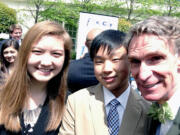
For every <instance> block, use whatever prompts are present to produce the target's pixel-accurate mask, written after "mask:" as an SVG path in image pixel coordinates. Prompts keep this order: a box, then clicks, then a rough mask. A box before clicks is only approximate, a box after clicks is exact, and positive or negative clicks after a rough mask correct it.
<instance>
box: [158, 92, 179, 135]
mask: <svg viewBox="0 0 180 135" xmlns="http://www.w3.org/2000/svg"><path fill="white" fill-rule="evenodd" d="M179 98H180V90H176V92H175V93H174V95H173V96H172V97H171V98H170V99H169V100H168V101H167V103H168V105H169V107H170V108H171V112H172V114H173V120H174V119H175V117H176V114H177V113H178V110H179V107H180V99H179ZM173 120H167V121H166V122H165V123H164V124H161V128H160V135H166V134H167V132H168V130H169V129H170V127H171V126H172V124H173Z"/></svg>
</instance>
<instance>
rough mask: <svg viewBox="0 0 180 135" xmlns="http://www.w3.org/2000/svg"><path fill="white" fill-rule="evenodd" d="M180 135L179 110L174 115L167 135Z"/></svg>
mask: <svg viewBox="0 0 180 135" xmlns="http://www.w3.org/2000/svg"><path fill="white" fill-rule="evenodd" d="M179 133H180V108H179V111H178V113H177V115H176V118H175V120H174V121H173V125H172V127H171V128H170V129H169V131H168V133H167V135H176V134H179Z"/></svg>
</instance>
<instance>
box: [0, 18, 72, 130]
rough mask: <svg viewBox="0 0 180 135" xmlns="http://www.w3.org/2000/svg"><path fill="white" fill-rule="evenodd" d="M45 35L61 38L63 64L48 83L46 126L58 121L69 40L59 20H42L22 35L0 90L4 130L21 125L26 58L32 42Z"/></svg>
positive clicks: (54, 126)
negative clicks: (15, 55)
mask: <svg viewBox="0 0 180 135" xmlns="http://www.w3.org/2000/svg"><path fill="white" fill-rule="evenodd" d="M45 35H55V36H59V37H60V38H62V39H63V40H64V48H65V61H64V65H63V68H62V70H61V72H60V73H59V74H58V75H57V76H55V77H54V78H52V79H51V80H50V81H49V82H48V85H47V96H48V98H49V109H50V110H49V112H50V115H49V121H48V126H47V128H46V130H47V131H50V130H55V129H57V127H58V126H59V124H60V121H61V118H62V115H63V110H64V102H65V96H66V90H67V85H66V78H67V68H68V64H69V60H70V50H71V46H72V40H71V38H70V36H69V34H68V33H67V32H66V30H65V29H64V28H63V27H62V26H61V25H59V24H58V23H55V22H52V21H43V22H40V23H37V24H35V25H34V26H33V27H32V28H31V29H30V30H29V31H28V32H27V34H26V35H25V37H24V39H23V42H22V45H21V47H20V50H19V54H18V57H17V62H16V65H15V69H14V72H13V73H12V74H11V76H10V77H9V78H8V80H7V81H6V83H5V85H4V86H3V89H2V90H1V93H0V125H4V126H5V128H6V129H7V130H10V131H19V130H20V129H21V126H20V119H19V118H20V117H19V116H20V114H21V112H22V108H23V107H24V104H25V102H26V98H27V91H28V90H29V87H30V83H31V81H30V76H29V75H28V71H27V61H28V58H29V54H30V52H31V49H32V45H33V44H34V43H37V42H38V41H39V40H40V39H41V38H42V37H43V36H45Z"/></svg>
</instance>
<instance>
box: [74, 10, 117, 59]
mask: <svg viewBox="0 0 180 135" xmlns="http://www.w3.org/2000/svg"><path fill="white" fill-rule="evenodd" d="M93 28H101V29H103V30H106V29H116V30H117V28H118V17H112V16H106V15H99V14H91V13H83V12H81V13H80V18H79V26H78V33H77V44H76V59H79V58H80V57H81V56H82V55H83V54H84V52H87V48H86V47H85V41H86V35H87V33H88V32H89V31H90V30H91V29H93Z"/></svg>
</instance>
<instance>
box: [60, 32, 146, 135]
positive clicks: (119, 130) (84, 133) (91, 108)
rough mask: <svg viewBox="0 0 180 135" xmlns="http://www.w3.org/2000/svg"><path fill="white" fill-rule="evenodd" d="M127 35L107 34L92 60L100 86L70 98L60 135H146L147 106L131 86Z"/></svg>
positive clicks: (97, 42)
mask: <svg viewBox="0 0 180 135" xmlns="http://www.w3.org/2000/svg"><path fill="white" fill-rule="evenodd" d="M124 37H125V34H124V33H123V32H120V31H117V30H106V31H103V32H102V33H100V34H99V35H98V36H97V37H96V38H95V39H94V40H93V42H92V46H91V49H90V56H91V58H92V60H93V62H94V72H95V76H96V78H97V80H98V81H99V84H97V85H95V86H91V87H88V88H85V89H82V90H80V91H78V92H76V93H74V94H72V95H70V96H69V97H68V100H67V106H66V111H65V114H64V117H63V120H62V126H61V128H60V135H74V134H76V135H109V134H110V135H118V134H119V135H144V129H145V127H144V125H145V120H146V118H147V115H146V113H147V110H148V107H149V103H147V102H146V101H145V100H144V99H143V98H142V97H141V96H140V95H139V94H137V93H136V92H135V91H134V90H132V89H131V87H130V85H129V82H128V80H129V78H128V76H129V64H128V59H127V47H126V46H125V45H124V44H123V39H124Z"/></svg>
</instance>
